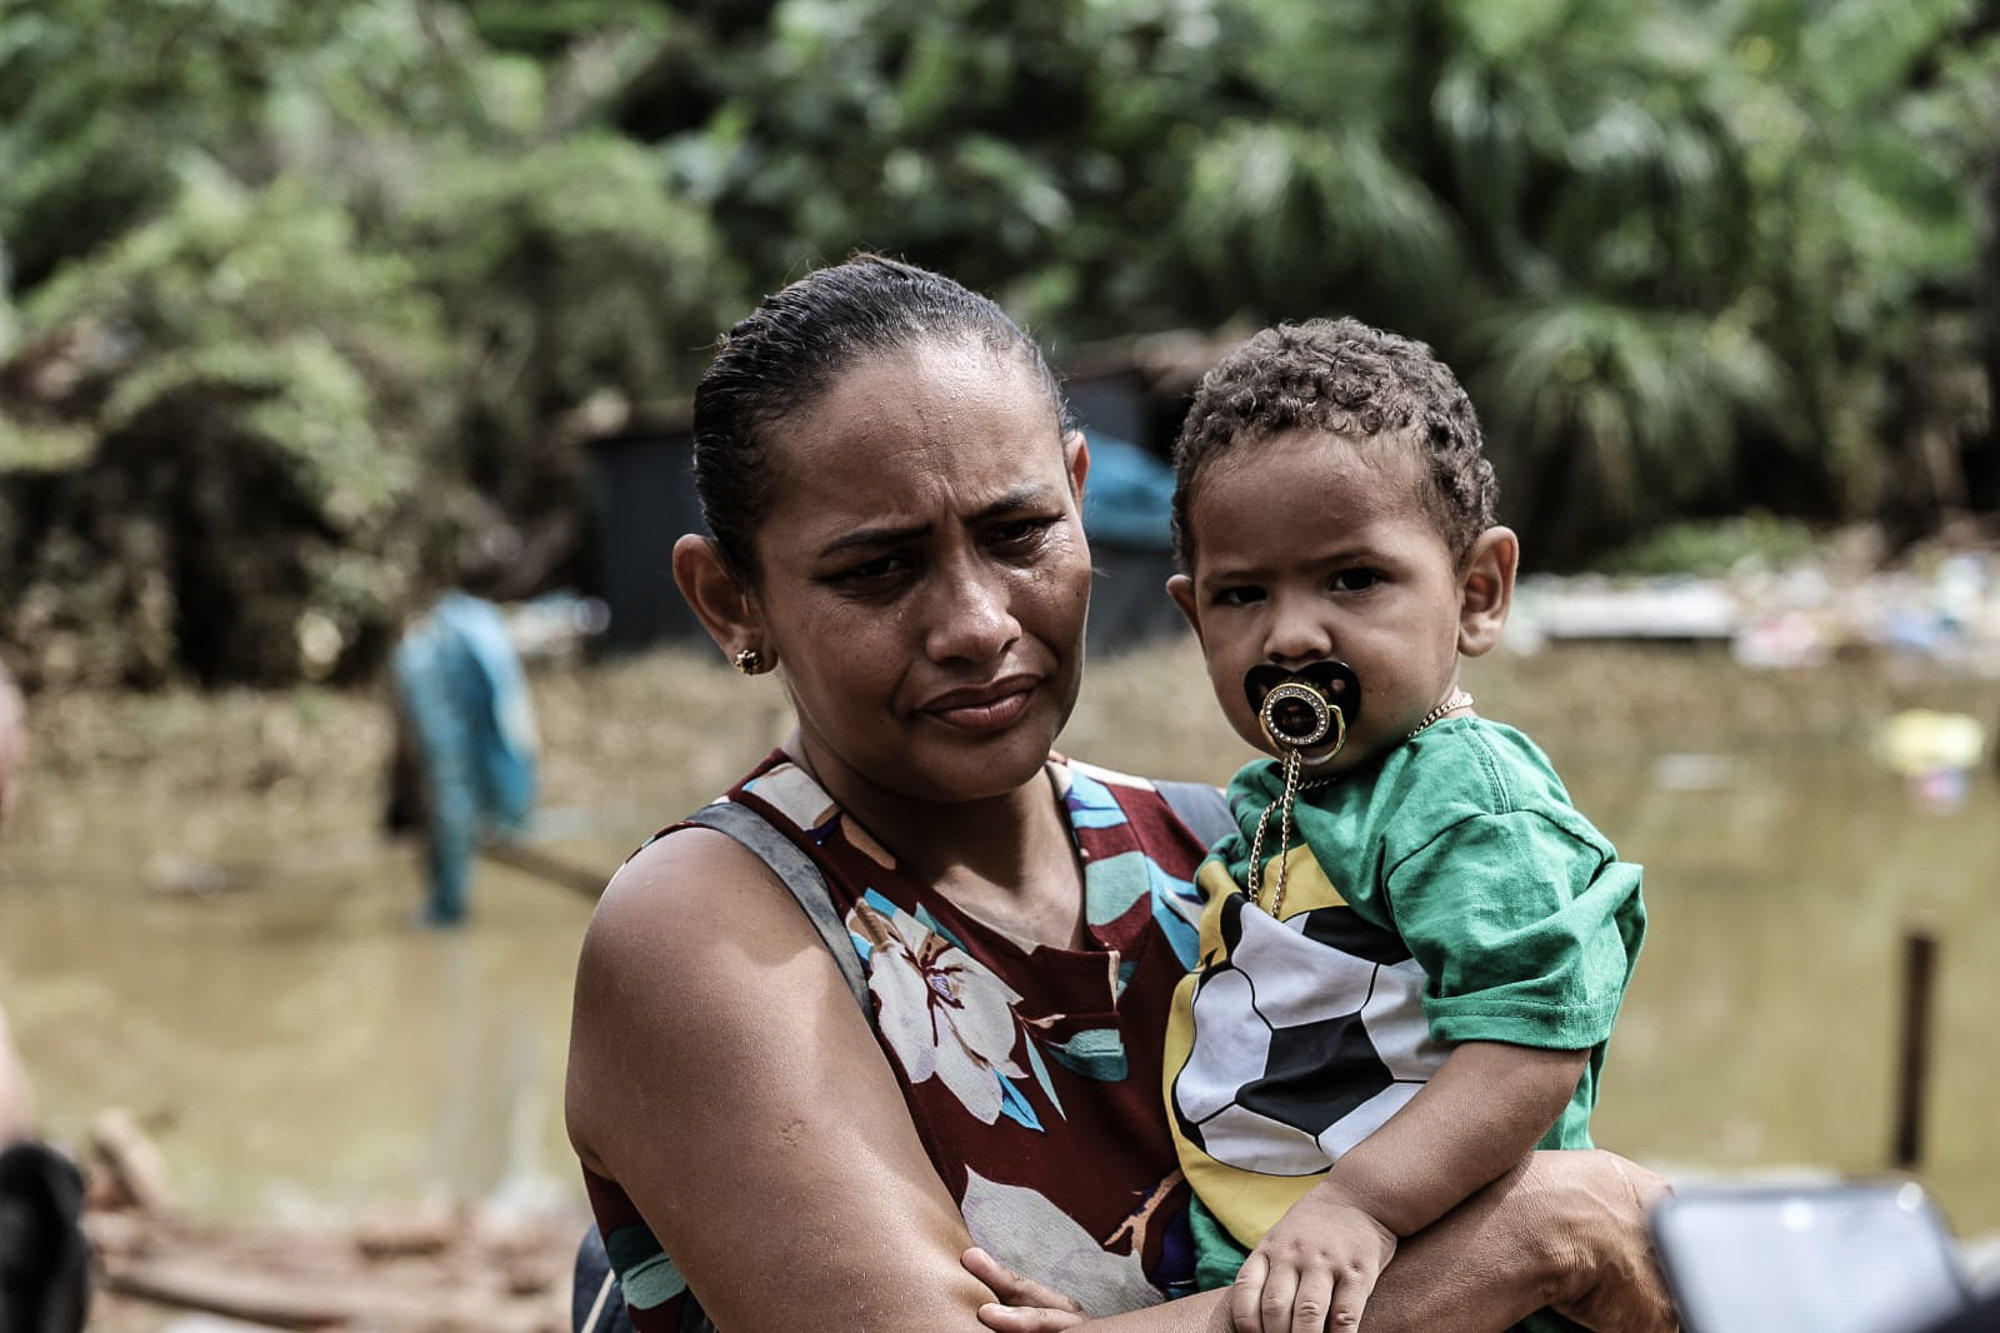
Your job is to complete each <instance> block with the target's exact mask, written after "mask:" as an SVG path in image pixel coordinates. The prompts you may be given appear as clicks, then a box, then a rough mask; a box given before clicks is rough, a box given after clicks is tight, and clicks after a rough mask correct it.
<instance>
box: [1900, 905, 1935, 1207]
mask: <svg viewBox="0 0 2000 1333" xmlns="http://www.w3.org/2000/svg"><path fill="white" fill-rule="evenodd" d="M1937 956H1938V942H1937V935H1936V934H1935V933H1934V932H1933V931H1932V930H1931V928H1930V927H1929V926H1928V925H1924V924H1918V923H1911V924H1910V925H1908V926H1906V927H1905V928H1904V931H1903V996H1902V1000H1903V1003H1902V1019H1903V1026H1902V1032H1901V1034H1900V1037H1899V1041H1898V1050H1897V1059H1896V1131H1895V1142H1894V1145H1893V1146H1892V1147H1891V1149H1890V1153H1889V1164H1890V1165H1891V1166H1892V1167H1894V1168H1896V1169H1897V1170H1899V1171H1915V1170H1916V1169H1917V1168H1918V1166H1919V1164H1920V1163H1921V1162H1922V1161H1923V1155H1924V1153H1923V1146H1924V1098H1925V1094H1926V1092H1927V1090H1928V1088H1929V1086H1930V1072H1931V1015H1932V1013H1933V1011H1934V1010H1935V1008H1936V1003H1935V1001H1936V994H1937Z"/></svg>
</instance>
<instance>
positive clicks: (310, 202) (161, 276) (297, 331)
mask: <svg viewBox="0 0 2000 1333" xmlns="http://www.w3.org/2000/svg"><path fill="white" fill-rule="evenodd" d="M28 317H29V322H30V324H31V326H32V327H34V328H36V329H39V330H44V331H45V332H44V333H43V335H42V343H41V346H43V347H45V348H47V349H48V351H47V359H46V362H45V365H44V370H43V376H44V378H45V379H48V378H53V379H54V380H56V381H57V382H61V383H63V384H65V385H66V386H67V389H66V393H65V394H64V398H63V401H62V402H61V403H60V404H59V406H60V407H61V409H62V414H61V419H62V420H63V422H64V423H65V424H64V425H63V427H62V428H61V429H62V430H63V431H64V432H66V433H68V435H69V436H70V437H71V438H74V435H75V434H76V433H77V432H78V431H79V430H80V429H81V430H87V431H88V432H89V434H90V436H91V437H92V438H93V439H94V440H95V441H96V444H95V447H94V448H93V449H91V450H90V452H89V455H88V457H87V459H80V460H79V462H78V464H77V465H72V466H69V467H67V468H62V469H58V470H56V471H55V472H54V473H53V474H49V470H48V469H47V468H46V467H44V468H43V469H42V473H43V475H40V476H35V477H33V484H34V485H35V486H36V487H37V488H38V489H39V491H40V492H41V494H42V495H43V497H44V499H43V505H42V514H41V517H42V520H43V525H42V526H40V527H39V528H37V529H34V530H31V531H21V532H18V533H16V534H15V537H16V547H15V550H16V557H15V562H16V565H17V573H16V578H17V579H18V583H17V585H16V593H17V595H16V597H15V598H14V599H12V600H11V601H10V603H9V615H8V622H7V624H6V626H5V629H6V633H7V637H8V638H9V639H10V640H12V641H14V642H16V643H18V644H21V645H23V646H24V647H25V648H26V649H27V651H28V652H29V653H31V654H33V657H32V659H31V660H30V661H29V662H27V663H26V664H24V665H25V668H26V671H27V674H28V675H29V676H30V678H31V679H39V680H43V681H61V680H67V679H78V678H81V679H86V680H99V681H107V680H108V681H132V682H138V683H149V682H153V681H157V680H159V679H162V678H164V677H165V676H166V675H168V674H171V672H172V671H173V670H174V669H175V667H176V666H177V665H178V666H182V667H187V668H192V669H194V670H195V671H196V672H197V673H198V674H200V675H203V676H204V677H207V678H211V679H216V680H233V679H250V680H262V681H282V680H289V679H293V678H296V677H297V676H298V675H299V674H301V673H304V674H310V675H315V676H321V675H333V674H340V673H341V672H342V671H344V670H345V671H350V672H351V671H352V670H355V669H358V667H359V666H361V665H364V664H365V655H361V654H358V653H356V650H358V649H361V648H364V647H367V646H370V645H374V644H378V643H379V642H380V641H381V640H382V639H383V638H384V637H385V636H386V635H387V634H388V633H389V632H390V631H391V630H392V629H393V627H394V624H395V622H396V620H397V618H398V617H399V616H400V614H401V611H402V607H403V605H404V603H405V600H406V599H407V597H408V595H409V585H410V583H411V580H412V579H413V578H414V577H415V576H417V575H418V574H419V573H420V572H421V564H420V562H419V561H418V560H415V559H413V558H412V556H413V554H414V549H415V547H416V546H417V545H418V543H419V533H420V528H421V525H422V524H423V523H424V522H425V521H434V519H430V520H427V516H425V515H421V514H418V513H417V512H415V510H414V509H413V506H412V504H411V501H412V499H413V498H414V497H415V496H416V495H417V494H418V492H419V488H420V486H421V483H422V482H423V480H424V478H425V476H426V474H427V472H428V471H429V470H430V469H429V465H428V463H427V460H426V457H425V454H426V450H427V449H428V448H429V447H430V442H431V440H432V438H433V437H434V434H435V430H436V425H437V423H436V422H435V421H433V420H430V419H427V417H426V412H427V411H428V410H430V409H431V406H432V405H431V404H430V403H428V402H427V400H426V395H425V393H424V389H423V386H424V384H425V382H426V381H427V380H428V379H429V378H430V377H432V376H434V375H437V374H438V373H440V372H441V371H442V370H444V369H445V367H446V366H447V365H448V360H447V357H446V344H445V342H444V339H443V336H442V334H441V332H440V325H439V321H438V317H437V310H436V308H435V304H434V302H433V300H432V299H431V298H430V297H429V296H428V295H427V294H426V293H424V292H423V291H421V290H420V289H419V288H418V286H417V285H416V280H415V274H414V272H413V271H412V269H411V267H410V265H409V264H408V263H406V262H405V261H403V260H401V259H398V258H394V257H385V256H379V255H378V256H370V255H366V254H363V253H361V252H359V251H358V250H357V249H356V246H355V243H354V237H353V234H352V226H351V224H350V222H349V220H348V218H347V216H346V215H345V214H344V213H343V212H342V211H340V210H339V209H337V208H335V207H331V206H329V205H328V204H327V203H326V202H325V201H323V200H320V199H317V198H315V197H314V196H313V195H312V193H311V192H310V191H309V190H307V189H306V188H305V187H304V186H302V185H299V184H296V183H291V182H282V183H280V184H278V185H277V186H274V187H273V188H270V189H267V190H264V191H262V192H259V193H256V194H250V193H247V192H245V191H243V190H241V189H239V188H237V187H236V186H234V185H233V184H232V183H230V182H228V181H227V180H225V179H222V178H219V177H218V176H216V175H214V174H211V173H197V174H195V175H193V176H191V177H190V178H189V179H188V180H187V181H186V183H185V185H184V187H183V189H182V192H181V194H180V196H179V197H178V199H177V200H176V202H175V204H174V207H173V208H172V210H171V211H170V212H168V213H166V214H165V215H164V216H162V217H161V218H160V219H158V220H157V221H155V222H153V223H151V224H149V225H147V226H145V227H143V228H141V229H139V230H138V231H136V232H134V233H133V234H131V235H130V236H129V237H127V238H125V239H124V240H122V241H120V242H119V243H118V244H117V245H115V246H114V247H112V248H111V249H110V250H109V251H108V252H107V253H106V254H105V255H104V256H103V258H102V259H101V261H100V262H98V263H95V264H93V265H90V266H87V267H80V268H74V269H72V270H70V271H68V272H66V273H65V274H64V275H63V276H62V277H60V278H59V279H57V280H56V281H54V282H52V283H50V284H48V285H47V286H46V287H45V288H44V289H43V290H42V291H41V292H39V293H38V294H37V295H36V298H35V300H34V301H33V302H32V303H31V305H30V309H29V312H28ZM10 433H11V432H7V431H5V430H4V429H3V428H0V438H5V436H6V435H8V434H10ZM50 434H51V432H50V430H49V429H48V428H46V427H44V428H42V429H41V430H40V431H39V432H38V433H33V434H28V435H26V436H16V437H15V441H14V442H13V447H12V448H11V449H9V450H8V451H7V452H8V453H9V454H11V455H14V456H17V457H18V456H22V455H28V454H30V453H32V445H33V443H34V441H35V440H36V439H37V438H41V439H46V438H47V437H48V436H49V435H50ZM31 475H32V474H31ZM23 484H26V483H23ZM308 613H312V614H316V615H319V616H321V617H322V618H324V619H326V620H328V621H329V622H330V623H331V624H332V625H333V626H334V627H335V628H336V629H337V630H338V631H339V636H338V641H337V646H336V647H335V648H334V649H333V650H332V651H330V652H320V653H319V654H318V655H317V656H315V657H310V658H308V657H305V656H302V645H301V643H300V641H299V637H298V635H297V632H296V626H297V625H298V624H299V623H300V622H301V618H302V617H304V616H306V615H308ZM350 654H355V656H354V657H353V658H352V659H350Z"/></svg>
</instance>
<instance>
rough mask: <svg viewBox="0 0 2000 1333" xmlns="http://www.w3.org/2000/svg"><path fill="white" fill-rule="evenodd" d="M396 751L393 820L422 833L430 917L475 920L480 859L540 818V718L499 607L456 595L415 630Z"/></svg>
mask: <svg viewBox="0 0 2000 1333" xmlns="http://www.w3.org/2000/svg"><path fill="white" fill-rule="evenodd" d="M390 670H391V674H392V675H393V677H394V680H395V695H396V715H397V729H396V730H397V751H396V761H395V773H394V775H393V776H392V779H391V787H392V790H391V798H390V809H389V818H388V822H389V825H390V827H391V828H392V829H403V828H412V827H421V828H422V829H423V832H424V839H425V857H426V859H425V869H426V873H427V876H428V881H429V892H428V896H427V898H426V900H425V906H424V913H423V919H424V921H425V922H426V923H427V924H429V925H433V926H455V925H458V924H460V923H461V922H463V921H464V920H465V915H466V901H467V896H468V888H469V885H470V882H471V877H472V862H473V858H474V857H475V856H476V855H477V854H478V850H479V847H480V845H481V844H482V843H483V842H486V841H488V840H491V839H505V838H511V837H515V836H518V835H519V834H520V833H521V832H522V831H524V830H525V829H526V827H527V824H528V820H529V817H530V816H531V815H532V814H533V812H534V807H535V792H536V750H537V739H536V734H535V719H534V711H533V709H532V707H531V706H530V703H529V698H528V685H527V678H526V676H525V675H524V674H523V673H522V670H521V661H520V658H519V656H518V655H517V654H516V653H515V651H514V645H513V642H512V641H511V640H510V639H509V638H508V636H507V622H506V620H505V619H504V618H503V617H502V616H501V614H500V611H499V608H497V607H496V606H494V605H493V603H491V602H488V601H485V600H484V599H482V598H478V597H473V596H470V595H469V594H466V593H463V592H457V591H454V592H448V593H446V594H444V595H443V596H442V597H440V598H439V599H438V600H437V602H436V604H435V605H433V606H432V607H431V609H430V610H429V611H428V612H426V613H425V614H424V615H423V616H422V617H421V618H419V619H418V620H417V621H416V623H415V624H413V625H411V626H410V628H409V629H408V630H407V631H405V632H404V634H403V637H402V639H401V640H400V641H399V642H398V643H397V644H396V650H395V654H394V656H393V658H392V659H391V663H390Z"/></svg>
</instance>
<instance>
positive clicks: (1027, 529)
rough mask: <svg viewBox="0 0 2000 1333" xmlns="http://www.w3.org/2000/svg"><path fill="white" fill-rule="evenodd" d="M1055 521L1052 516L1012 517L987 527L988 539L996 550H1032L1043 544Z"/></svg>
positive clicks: (988, 542)
mask: <svg viewBox="0 0 2000 1333" xmlns="http://www.w3.org/2000/svg"><path fill="white" fill-rule="evenodd" d="M1055 522H1056V520H1055V519H1052V518H1017V519H1012V520H1009V521H1008V522H1006V523H1001V524H998V525H997V526H995V527H992V528H989V529H987V532H986V541H987V544H988V545H989V546H992V547H993V548H994V549H996V550H1001V551H1014V552H1019V551H1032V550H1033V549H1035V547H1037V546H1039V545H1040V544H1041V541H1042V538H1043V537H1045V536H1047V535H1048V531H1049V529H1050V528H1051V527H1052V526H1054V524H1055Z"/></svg>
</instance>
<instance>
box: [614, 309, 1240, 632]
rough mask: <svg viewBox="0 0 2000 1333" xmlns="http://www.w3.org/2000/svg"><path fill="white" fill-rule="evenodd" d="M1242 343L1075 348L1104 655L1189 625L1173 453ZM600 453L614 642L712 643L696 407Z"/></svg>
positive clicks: (634, 426) (1069, 386)
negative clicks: (691, 416) (1172, 493)
mask: <svg viewBox="0 0 2000 1333" xmlns="http://www.w3.org/2000/svg"><path fill="white" fill-rule="evenodd" d="M1238 340H1239V339H1238V338H1237V337H1235V336H1233V335H1232V334H1231V333H1230V332H1229V331H1227V330H1225V331H1223V332H1220V333H1217V334H1203V333H1192V332H1186V333H1165V334H1157V335H1153V336H1150V337H1147V338H1141V339H1137V340H1133V341H1130V342H1124V343H1117V344H1103V345H1098V346H1093V347H1088V348H1083V349H1079V350H1078V351H1077V352H1076V353H1075V354H1074V355H1073V356H1071V357H1069V358H1067V359H1066V362H1065V366H1064V373H1063V388H1064V392H1065V393H1066V395H1067V396H1068V398H1069V402H1070V408H1071V411H1072V412H1073V413H1074V415H1075V417H1076V419H1077V421H1078V423H1079V424H1080V425H1082V426H1083V427H1084V429H1085V430H1086V431H1088V432H1089V434H1090V435H1091V438H1092V441H1093V449H1094V450H1095V453H1094V458H1095V463H1094V465H1093V471H1092V475H1091V484H1090V488H1089V493H1088V495H1087V500H1088V503H1087V504H1086V507H1085V511H1084V522H1085V526H1086V528H1087V529H1088V530H1089V532H1090V547H1091V552H1092V555H1093V557H1094V562H1095V564H1096V568H1097V575H1098V577H1097V582H1096V584H1095V586H1094V587H1093V588H1092V589H1091V599H1090V622H1089V626H1088V629H1087V632H1086V642H1087V647H1088V650H1089V651H1090V652H1092V653H1096V654H1100V655H1102V654H1109V653H1116V652H1119V651H1122V650H1124V649H1127V648H1133V647H1137V646H1141V645H1144V644H1147V643H1153V642H1157V641H1160V640H1162V639H1171V638H1173V637H1175V636H1177V635H1179V634H1181V633H1182V632H1183V630H1184V627H1183V625H1182V622H1181V617H1180V613H1179V612H1178V611H1176V610H1175V609H1174V607H1173V604H1172V603H1171V602H1169V601H1168V600H1167V595H1166V591H1165V586H1166V581H1167V578H1168V576H1169V575H1171V574H1172V573H1173V572H1174V564H1173V549H1172V541H1171V536H1170V533H1169V530H1168V525H1167V511H1166V507H1165V495H1166V490H1164V489H1162V487H1163V486H1164V485H1165V483H1164V481H1163V478H1164V475H1165V467H1166V461H1167V457H1168V454H1169V452H1170V450H1171V449H1172V447H1173V440H1174V435H1175V434H1176V433H1177V432H1178V431H1179V429H1180V423H1181V418H1182V417H1183V416H1185V415H1186V413H1187V404H1188V400H1189V397H1190V396H1191V395H1192V393H1193V391H1194V386H1195V383H1196V381H1198V380H1199V379H1200V378H1201V376H1202V374H1203V373H1204V372H1206V371H1207V369H1208V368H1209V367H1210V366H1212V365H1214V364H1215V362H1216V361H1218V360H1220V359H1221V357H1222V354H1223V353H1224V352H1225V351H1227V350H1228V348H1229V347H1231V346H1233V345H1234V344H1235V343H1236V342H1237V341H1238ZM1128 445H1129V446H1135V447H1133V448H1127V446H1128ZM590 454H591V474H592V475H591V490H592V500H593V510H594V515H593V517H594V519H595V524H596V557H597V587H596V592H597V594H598V595H599V596H601V597H602V598H603V599H604V603H605V605H606V606H607V607H608V608H609V610H610V613H611V622H610V625H609V627H608V628H607V629H606V631H605V633H604V635H603V638H602V643H603V646H604V648H605V650H606V651H609V652H614V653H615V652H633V651H636V650H639V649H643V648H648V647H651V646H653V645H655V644H661V643H676V642H691V643H696V644H701V643H706V642H707V636H706V635H705V634H704V632H703V630H702V628H701V623H700V622H699V621H697V620H696V619H695V617H694V613H693V612H692V611H690V610H688V608H687V604H686V603H685V602H683V601H682V600H681V597H680V593H679V592H678V591H677V590H676V589H675V588H674V581H673V567H672V566H673V550H674V541H675V539H677V538H678V537H679V536H680V535H681V534H682V533H684V532H700V531H701V530H702V519H701V504H700V502H699V500H697V499H696V497H695V491H694V476H693V466H694V438H693V435H692V433H691V431H690V428H689V425H688V408H687V406H686V405H685V404H672V405H663V406H661V407H658V408H655V409H652V410H649V411H645V410H642V411H641V412H638V413H635V414H634V418H633V420H632V421H631V422H630V423H629V424H628V425H627V426H626V427H625V428H623V429H621V430H619V431H617V432H615V433H613V434H609V435H606V436H603V437H601V438H599V439H597V440H594V441H593V442H592V443H591V445H590ZM1148 460H1149V461H1150V473H1149V471H1148V468H1149V462H1148ZM1149 500H1150V502H1151V508H1150V510H1149V509H1148V507H1147V506H1148V503H1149ZM1148 512H1150V513H1151V515H1152V516H1151V518H1150V519H1148V518H1146V517H1145V514H1146V513H1148Z"/></svg>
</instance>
